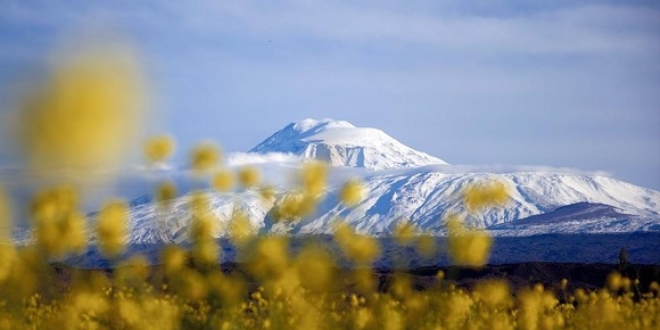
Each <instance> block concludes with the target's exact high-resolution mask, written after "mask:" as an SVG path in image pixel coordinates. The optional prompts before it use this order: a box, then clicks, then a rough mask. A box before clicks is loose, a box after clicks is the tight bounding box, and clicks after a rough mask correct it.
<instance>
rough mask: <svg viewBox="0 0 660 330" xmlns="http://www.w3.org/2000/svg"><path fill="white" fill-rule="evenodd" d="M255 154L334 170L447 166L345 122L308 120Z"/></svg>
mask: <svg viewBox="0 0 660 330" xmlns="http://www.w3.org/2000/svg"><path fill="white" fill-rule="evenodd" d="M250 152H253V153H260V154H266V153H273V152H280V153H291V154H294V155H298V156H302V157H306V158H315V159H318V160H322V161H325V162H328V163H329V164H331V165H334V166H353V167H364V168H368V169H375V170H379V169H389V168H400V167H414V166H422V165H430V164H446V163H445V162H444V161H443V160H441V159H438V158H435V157H432V156H430V155H428V154H426V153H423V152H420V151H417V150H413V149H411V148H409V147H407V146H405V145H403V144H401V143H400V142H398V141H396V140H394V139H393V138H391V137H390V136H389V135H387V134H385V133H384V132H383V131H381V130H377V129H374V128H362V127H355V126H353V125H352V124H350V123H348V122H345V121H336V120H332V119H323V120H314V119H305V120H302V121H300V122H297V123H291V124H289V125H287V126H286V127H285V128H283V129H282V130H280V131H278V132H276V133H275V134H273V135H272V136H270V137H269V138H268V139H266V140H265V141H263V142H262V143H260V144H259V145H257V146H256V147H254V148H253V149H252V150H250Z"/></svg>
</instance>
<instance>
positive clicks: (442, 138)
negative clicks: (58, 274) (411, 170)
mask: <svg viewBox="0 0 660 330" xmlns="http://www.w3.org/2000/svg"><path fill="white" fill-rule="evenodd" d="M111 36H112V37H111ZM117 36H118V37H121V38H122V39H123V40H128V41H129V42H130V43H131V44H133V45H134V46H135V47H136V49H137V50H138V51H139V52H140V53H141V55H142V59H143V61H144V63H145V68H146V70H147V73H148V76H149V77H150V82H151V86H152V88H153V90H154V95H155V101H156V102H155V113H157V115H158V125H157V127H158V130H163V131H168V132H171V133H172V134H173V135H175V136H176V138H177V140H178V141H179V145H180V150H179V156H180V157H184V156H185V154H186V152H185V150H186V149H187V148H188V147H189V146H190V145H192V144H193V143H195V142H197V141H200V140H203V139H209V138H210V139H215V140H218V141H220V142H221V143H222V145H223V146H224V148H225V150H228V151H246V150H248V149H250V148H252V147H253V146H255V145H256V144H257V143H259V142H260V141H261V140H263V139H265V138H266V137H267V136H268V135H270V134H271V133H273V132H274V131H276V130H278V129H280V128H282V127H283V126H284V125H286V124H287V123H289V122H292V121H297V120H300V119H303V118H307V117H312V118H322V117H330V118H336V119H343V120H347V121H349V122H352V123H353V124H355V125H358V126H369V127H376V128H380V129H382V130H384V131H385V132H387V133H388V134H390V135H391V136H393V137H394V138H396V139H398V140H399V141H401V142H403V143H405V144H407V145H409V146H411V147H413V148H415V149H418V150H422V151H425V152H427V153H430V154H432V155H434V156H437V157H440V158H442V159H444V160H446V161H447V162H449V163H451V164H502V165H547V166H556V167H574V168H579V169H582V170H587V171H597V170H602V171H607V172H610V173H612V174H613V175H614V177H616V178H619V179H622V180H625V181H628V182H631V183H635V184H639V185H642V186H645V187H650V188H653V189H656V190H660V143H659V142H660V60H658V59H660V5H657V4H654V3H653V2H639V1H626V2H614V1H597V2H590V1H506V2H504V1H485V0H484V1H438V0H429V1H421V0H420V1H415V0H413V1H405V2H400V1H375V0H369V1H315V0H305V1H277V2H272V1H128V0H127V1H113V2H106V3H105V4H101V2H97V1H94V2H91V1H30V2H27V1H13V0H4V1H2V2H0V101H2V103H0V104H4V105H5V106H6V104H10V103H11V99H12V96H13V95H15V94H14V93H13V92H14V91H15V90H16V82H17V81H21V80H25V79H26V77H31V76H33V75H38V74H39V73H40V72H42V70H43V68H45V67H46V63H48V60H49V56H51V55H52V54H53V52H55V51H57V50H58V48H59V47H62V45H63V44H66V43H67V42H70V41H71V40H81V39H82V40H84V39H88V38H91V39H95V40H103V39H104V38H114V37H117ZM0 149H2V148H0ZM6 153H7V152H6V151H5V152H4V154H3V152H2V151H1V150H0V156H2V157H4V158H7V155H6Z"/></svg>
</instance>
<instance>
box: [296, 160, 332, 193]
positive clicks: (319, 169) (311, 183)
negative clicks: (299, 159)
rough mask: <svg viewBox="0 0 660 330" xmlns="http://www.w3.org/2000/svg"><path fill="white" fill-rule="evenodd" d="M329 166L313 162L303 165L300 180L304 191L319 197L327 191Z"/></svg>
mask: <svg viewBox="0 0 660 330" xmlns="http://www.w3.org/2000/svg"><path fill="white" fill-rule="evenodd" d="M327 173H328V166H327V165H326V164H325V163H322V162H319V161H312V162H309V163H306V164H304V165H303V167H302V168H301V170H300V180H301V183H302V188H303V191H304V192H305V193H306V194H308V195H311V196H317V195H319V194H321V193H322V192H323V190H324V189H325V181H326V177H327Z"/></svg>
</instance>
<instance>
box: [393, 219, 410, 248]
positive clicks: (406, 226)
mask: <svg viewBox="0 0 660 330" xmlns="http://www.w3.org/2000/svg"><path fill="white" fill-rule="evenodd" d="M393 235H394V239H395V240H396V242H397V244H399V245H402V246H403V245H408V244H410V243H412V241H413V240H414V239H415V227H413V226H412V225H411V224H410V223H408V222H402V223H400V224H398V225H397V226H396V227H395V228H394V232H393Z"/></svg>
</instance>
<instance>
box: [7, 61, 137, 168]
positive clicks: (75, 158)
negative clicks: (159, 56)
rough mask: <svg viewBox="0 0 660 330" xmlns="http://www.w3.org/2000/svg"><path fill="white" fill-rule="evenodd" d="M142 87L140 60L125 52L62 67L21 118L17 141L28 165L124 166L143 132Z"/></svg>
mask: <svg viewBox="0 0 660 330" xmlns="http://www.w3.org/2000/svg"><path fill="white" fill-rule="evenodd" d="M142 85H143V83H142V77H141V75H140V74H139V70H138V66H137V61H136V58H135V56H133V55H132V54H130V53H129V52H127V51H125V50H122V49H98V50H95V51H87V52H83V53H82V54H80V55H77V56H74V57H71V58H68V59H65V60H63V61H60V62H58V63H57V65H56V66H55V68H54V69H53V70H52V72H51V74H50V77H49V78H48V80H47V81H45V82H44V83H43V85H42V86H40V88H39V89H37V90H35V91H33V92H32V94H31V96H30V97H29V98H28V99H27V100H26V102H25V104H24V106H23V107H22V109H21V110H22V111H21V113H20V114H19V116H20V117H19V122H18V139H17V140H18V141H19V143H20V144H21V150H22V151H23V152H24V154H25V157H26V159H27V162H28V165H29V166H30V167H31V168H32V169H35V170H48V169H53V168H87V169H93V168H100V167H110V168H112V167H115V166H117V165H119V163H120V162H121V161H122V160H124V158H125V156H127V154H128V152H129V150H130V147H131V145H132V144H133V143H134V141H135V139H136V137H137V135H138V132H139V129H140V128H141V127H142V117H143V110H144V105H145V100H144V88H143V86H142ZM40 174H47V173H46V172H41V171H40ZM83 178H85V177H84V176H83Z"/></svg>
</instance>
